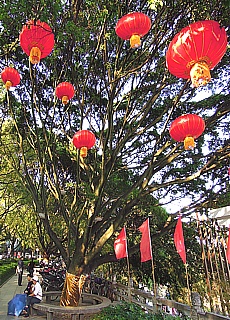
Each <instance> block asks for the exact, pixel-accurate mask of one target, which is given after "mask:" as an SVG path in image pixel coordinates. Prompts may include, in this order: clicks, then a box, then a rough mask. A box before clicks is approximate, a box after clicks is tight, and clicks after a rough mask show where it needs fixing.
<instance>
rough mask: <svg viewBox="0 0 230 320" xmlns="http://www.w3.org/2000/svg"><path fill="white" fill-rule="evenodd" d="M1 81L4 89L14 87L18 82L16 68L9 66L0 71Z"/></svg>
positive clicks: (18, 77) (18, 76)
mask: <svg viewBox="0 0 230 320" xmlns="http://www.w3.org/2000/svg"><path fill="white" fill-rule="evenodd" d="M1 78H2V81H3V82H4V83H5V86H6V90H9V89H10V87H15V86H17V85H18V84H19V83H20V75H19V73H18V71H17V70H15V69H14V68H11V67H6V68H5V69H4V70H3V71H2V73H1Z"/></svg>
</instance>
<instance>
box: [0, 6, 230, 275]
mask: <svg viewBox="0 0 230 320" xmlns="http://www.w3.org/2000/svg"><path fill="white" fill-rule="evenodd" d="M226 7H227V2H226V1H222V0H221V1H212V2H207V1H203V0H201V1H200V2H199V3H198V2H194V1H153V0H151V1H149V2H148V1H142V2H141V1H140V2H139V3H138V4H137V3H136V1H130V2H127V1H114V2H112V3H111V1H107V0H99V1H97V2H95V1H91V0H85V1H61V0H59V1H55V2H53V1H43V0H42V1H37V2H34V1H25V0H16V1H14V3H12V2H11V1H8V0H6V1H4V4H2V6H1V9H0V20H1V24H0V29H1V38H0V57H1V60H0V64H1V68H2V69H3V68H4V67H5V66H9V65H13V66H14V67H15V68H16V69H18V71H19V72H20V74H21V82H20V85H19V86H17V87H16V88H15V89H13V90H10V91H8V92H7V93H6V94H5V98H4V99H3V101H2V103H1V116H2V122H3V123H4V122H5V121H10V122H11V123H12V127H11V129H10V130H9V134H10V136H11V144H13V145H14V152H12V153H9V152H8V151H9V141H8V139H5V138H4V134H3V133H2V132H1V150H2V152H1V159H3V160H4V161H7V164H8V168H10V169H9V170H14V172H15V174H17V179H18V181H20V183H21V184H22V185H23V186H24V188H25V189H26V190H27V194H28V199H29V201H31V202H32V203H33V208H34V216H35V218H36V223H37V228H38V231H39V234H40V236H41V240H42V239H43V241H49V243H52V244H54V245H55V246H56V248H57V250H59V252H60V254H61V255H62V257H63V258H64V259H65V261H66V264H67V267H68V271H69V272H71V273H73V274H78V275H80V274H82V273H84V272H88V271H90V270H91V269H92V268H94V267H96V266H97V265H100V264H101V263H103V262H105V260H106V261H109V260H114V259H115V258H114V254H113V253H111V254H106V259H105V256H104V254H103V253H102V248H103V247H104V245H105V244H106V242H107V241H108V240H109V239H111V238H113V237H114V232H115V231H117V230H118V229H119V228H121V226H123V224H124V223H125V221H126V220H127V219H130V218H132V219H133V217H135V216H137V218H138V216H140V212H142V214H143V215H144V214H146V215H147V214H148V212H147V209H145V208H143V207H144V206H143V203H144V202H145V199H148V195H151V196H152V197H153V199H154V201H155V202H156V206H157V205H162V204H164V203H166V202H171V201H172V200H175V199H183V198H184V197H186V196H188V197H190V198H191V200H192V204H191V206H190V207H189V208H185V209H184V210H183V209H182V212H185V211H186V213H187V214H190V213H192V212H193V211H194V210H195V209H196V210H197V209H198V208H202V207H204V206H206V207H207V206H208V205H209V199H210V195H211V196H212V197H214V196H215V197H218V193H221V192H222V189H223V188H224V186H225V183H226V180H227V166H228V165H229V164H228V161H229V136H228V123H229V75H228V72H229V71H227V69H226V67H225V65H226V63H227V59H228V57H229V52H227V53H226V55H225V57H224V58H223V59H222V62H221V63H220V64H219V65H218V67H216V68H215V70H214V71H213V72H212V77H213V79H212V81H211V83H209V84H208V85H207V86H206V87H205V88H199V89H194V88H192V87H191V84H190V81H186V80H182V79H178V78H175V77H174V76H172V75H171V74H170V73H169V72H168V70H167V68H166V64H165V53H166V50H167V47H168V45H169V42H170V41H171V40H172V38H173V37H174V35H175V34H176V33H177V32H179V31H180V29H181V28H183V27H185V26H187V25H188V24H189V23H192V22H195V21H198V20H205V19H210V18H211V19H213V20H216V21H218V22H219V23H221V25H223V26H227V25H228V19H229V17H228V14H227V11H228V10H226ZM131 11H141V12H143V13H145V14H147V15H148V16H149V17H150V18H151V21H152V26H151V30H150V31H149V33H148V34H147V35H146V36H145V37H144V39H143V42H142V45H141V47H140V48H138V49H131V48H130V47H129V44H128V42H127V41H123V40H121V39H120V38H118V37H117V35H116V33H115V25H116V22H117V21H118V19H119V18H121V17H122V16H123V15H125V14H126V13H128V12H131ZM30 19H33V20H34V21H35V22H36V21H38V20H41V21H44V22H46V23H48V24H49V26H50V27H51V28H52V30H53V32H54V35H55V46H54V50H53V52H52V53H51V54H50V55H49V56H48V57H47V58H44V59H42V60H41V62H40V63H39V64H38V65H31V64H29V62H28V57H27V56H26V54H25V53H24V52H23V51H22V49H21V47H20V43H19V37H18V36H19V33H20V31H21V29H22V26H23V25H24V24H25V23H26V22H27V21H28V20H30ZM220 79H223V80H222V81H220ZM63 81H69V82H70V83H72V84H73V85H74V87H75V96H74V98H73V99H72V100H71V101H70V102H69V103H68V104H67V105H63V104H62V103H61V101H60V100H59V99H57V98H56V96H55V94H54V90H55V88H56V86H57V85H58V84H59V83H60V82H63ZM207 91H209V92H211V93H213V94H212V95H211V96H210V97H209V98H206V99H202V97H203V96H204V94H206V92H207ZM197 96H198V97H199V99H198V98H197ZM197 100H202V101H199V102H197ZM188 112H189V113H196V114H199V115H201V116H202V117H203V118H204V119H205V122H206V130H205V133H204V134H203V136H202V137H200V138H199V140H198V142H197V145H196V148H195V149H194V151H190V152H188V151H184V148H183V146H182V144H181V143H176V142H175V141H173V140H172V139H171V138H170V136H169V126H170V123H171V122H172V121H173V120H174V119H175V118H176V117H178V116H179V115H181V114H183V113H188ZM80 129H90V130H91V131H92V132H93V133H94V134H95V136H96V145H95V147H94V148H93V149H92V150H90V152H89V154H88V157H87V158H82V157H80V155H79V151H78V150H76V149H75V148H74V147H73V144H72V137H73V134H74V133H75V132H76V131H78V130H80ZM7 141H8V142H7ZM216 188H218V189H216ZM217 191H218V193H217ZM147 207H148V206H147V203H146V208H147ZM156 212H157V211H156ZM175 216H176V213H175ZM172 218H173V217H172ZM135 220H136V221H138V222H139V220H141V218H139V219H135ZM172 220H173V219H172ZM141 222H143V220H142V221H140V223H141ZM172 223H173V221H172ZM150 224H151V221H150ZM137 227H138V226H137ZM167 228H169V226H167ZM43 233H45V234H46V235H47V234H48V235H49V239H48V240H47V239H45V236H44V235H43Z"/></svg>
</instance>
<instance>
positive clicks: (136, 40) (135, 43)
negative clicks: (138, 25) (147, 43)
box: [129, 34, 141, 48]
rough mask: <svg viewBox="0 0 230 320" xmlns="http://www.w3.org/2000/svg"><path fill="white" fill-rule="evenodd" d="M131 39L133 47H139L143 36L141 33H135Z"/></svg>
mask: <svg viewBox="0 0 230 320" xmlns="http://www.w3.org/2000/svg"><path fill="white" fill-rule="evenodd" d="M129 41H130V46H131V48H138V47H140V45H141V38H140V36H139V34H133V35H132V36H131V38H130V40H129Z"/></svg>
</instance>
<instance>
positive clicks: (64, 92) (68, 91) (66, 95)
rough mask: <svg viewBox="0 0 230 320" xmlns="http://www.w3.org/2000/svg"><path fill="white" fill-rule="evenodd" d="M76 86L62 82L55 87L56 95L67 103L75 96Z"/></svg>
mask: <svg viewBox="0 0 230 320" xmlns="http://www.w3.org/2000/svg"><path fill="white" fill-rule="evenodd" d="M74 92H75V91H74V87H73V85H72V84H71V83H69V82H61V83H59V85H58V86H57V87H56V89H55V93H56V96H57V97H58V98H59V99H61V100H62V103H63V104H67V103H68V101H69V100H70V99H72V98H73V96H74Z"/></svg>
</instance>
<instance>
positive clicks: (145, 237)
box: [139, 219, 152, 262]
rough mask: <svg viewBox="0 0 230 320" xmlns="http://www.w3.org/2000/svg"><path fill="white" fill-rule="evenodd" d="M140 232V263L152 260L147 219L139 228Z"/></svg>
mask: <svg viewBox="0 0 230 320" xmlns="http://www.w3.org/2000/svg"><path fill="white" fill-rule="evenodd" d="M139 230H140V232H141V233H142V237H141V243H140V251H141V262H145V261H148V260H151V259H152V246H151V238H150V229H149V219H147V220H146V221H145V222H143V224H142V225H141V226H140V227H139Z"/></svg>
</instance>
